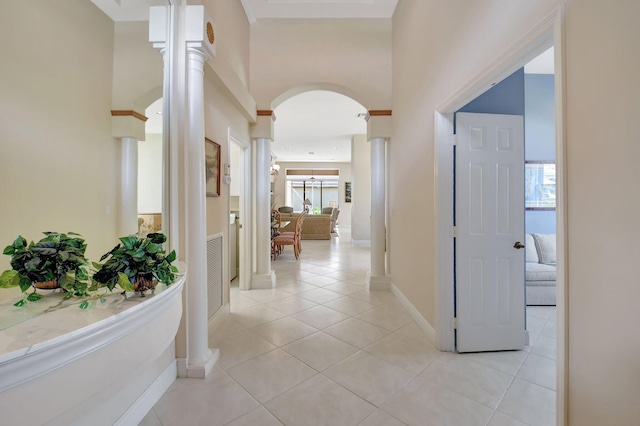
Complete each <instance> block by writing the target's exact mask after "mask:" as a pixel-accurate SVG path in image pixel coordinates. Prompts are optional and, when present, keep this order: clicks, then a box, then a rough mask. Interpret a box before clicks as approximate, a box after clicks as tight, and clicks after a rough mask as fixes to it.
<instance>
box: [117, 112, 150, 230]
mask: <svg viewBox="0 0 640 426" xmlns="http://www.w3.org/2000/svg"><path fill="white" fill-rule="evenodd" d="M145 121H147V117H145V116H144V115H142V114H140V113H139V112H136V111H134V110H112V111H111V135H112V136H113V137H116V138H119V139H120V140H121V141H122V145H121V146H120V211H119V215H118V234H119V235H122V236H124V235H132V234H137V233H138V141H140V140H144V138H145V124H144V123H145Z"/></svg>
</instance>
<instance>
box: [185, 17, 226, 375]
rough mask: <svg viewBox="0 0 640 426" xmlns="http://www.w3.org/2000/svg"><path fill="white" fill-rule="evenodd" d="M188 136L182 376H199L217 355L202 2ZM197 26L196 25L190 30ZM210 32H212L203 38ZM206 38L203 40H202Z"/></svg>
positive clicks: (190, 36)
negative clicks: (210, 298)
mask: <svg viewBox="0 0 640 426" xmlns="http://www.w3.org/2000/svg"><path fill="white" fill-rule="evenodd" d="M186 12H187V14H186V28H188V29H189V30H188V31H187V39H186V40H185V41H186V44H187V75H186V79H187V117H186V118H187V120H186V121H187V122H186V130H187V141H186V146H185V170H184V180H185V182H184V183H185V189H186V191H185V225H186V226H185V230H186V236H185V242H186V244H185V250H186V253H185V255H186V257H185V258H186V263H187V274H188V275H187V285H186V290H187V292H186V296H187V359H186V374H185V375H186V377H200V378H204V377H206V375H207V374H208V373H209V372H210V371H211V369H212V368H213V365H214V364H215V362H216V361H217V360H218V357H219V356H220V353H219V350H217V349H216V350H214V351H212V350H211V349H209V344H208V331H207V327H208V313H207V222H206V212H207V209H206V184H205V182H206V179H205V170H204V164H205V151H204V64H205V62H206V61H207V60H208V59H211V58H213V57H214V56H215V51H214V50H213V41H214V40H213V29H212V25H211V22H210V20H209V19H208V17H207V16H206V12H205V10H204V7H203V6H187V8H186ZM197 28H200V30H195V29H197ZM209 32H210V34H211V36H210V37H208V33H209ZM207 38H208V39H207Z"/></svg>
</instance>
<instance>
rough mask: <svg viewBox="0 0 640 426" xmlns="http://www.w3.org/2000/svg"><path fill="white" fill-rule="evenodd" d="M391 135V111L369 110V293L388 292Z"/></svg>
mask: <svg viewBox="0 0 640 426" xmlns="http://www.w3.org/2000/svg"><path fill="white" fill-rule="evenodd" d="M390 134H391V111H390V110H389V111H386V110H385V111H369V113H368V114H367V138H368V140H369V142H371V272H370V273H368V274H367V286H368V288H369V290H390V289H391V277H390V276H389V275H387V272H386V246H387V241H386V239H387V232H386V228H387V227H386V210H387V205H386V178H387V172H386V141H387V138H389V137H390Z"/></svg>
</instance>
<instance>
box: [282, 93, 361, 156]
mask: <svg viewBox="0 0 640 426" xmlns="http://www.w3.org/2000/svg"><path fill="white" fill-rule="evenodd" d="M274 113H275V116H276V121H275V126H274V141H273V144H272V145H271V152H273V154H274V155H275V156H276V157H277V161H278V162H280V161H314V162H324V161H327V162H350V161H351V139H352V137H353V135H356V134H365V133H366V132H367V122H366V121H365V119H364V115H365V114H366V113H367V110H366V108H364V107H363V106H362V105H360V104H359V103H357V102H356V101H354V100H353V99H351V98H349V97H347V96H344V95H341V94H339V93H335V92H328V91H324V90H314V91H310V92H305V93H302V94H299V95H296V96H294V97H292V98H289V99H288V100H286V101H284V102H283V103H281V104H280V105H278V107H277V108H276V109H275V110H274Z"/></svg>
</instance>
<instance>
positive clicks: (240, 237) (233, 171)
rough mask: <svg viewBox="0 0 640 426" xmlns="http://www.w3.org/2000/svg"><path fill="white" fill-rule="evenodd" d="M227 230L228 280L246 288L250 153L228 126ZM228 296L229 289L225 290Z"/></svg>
mask: <svg viewBox="0 0 640 426" xmlns="http://www.w3.org/2000/svg"><path fill="white" fill-rule="evenodd" d="M228 142H229V145H228V146H229V157H228V162H227V164H228V170H225V172H227V173H225V174H226V175H227V176H229V179H230V181H229V204H228V205H229V230H228V234H227V235H228V236H229V238H228V242H229V244H228V256H227V259H229V262H228V271H229V273H228V275H227V276H228V277H229V284H230V286H233V287H234V288H237V289H238V290H249V288H250V282H251V270H250V267H251V257H250V250H249V248H250V247H251V241H250V240H249V238H250V236H251V227H250V218H251V208H252V207H251V202H250V197H249V194H251V177H250V172H251V155H250V152H251V150H250V149H249V148H250V146H251V145H250V144H249V142H248V141H247V140H245V139H244V138H242V137H241V136H240V135H238V134H237V133H235V132H234V131H233V130H231V129H229V133H228ZM228 294H229V297H231V291H229V293H228Z"/></svg>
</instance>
